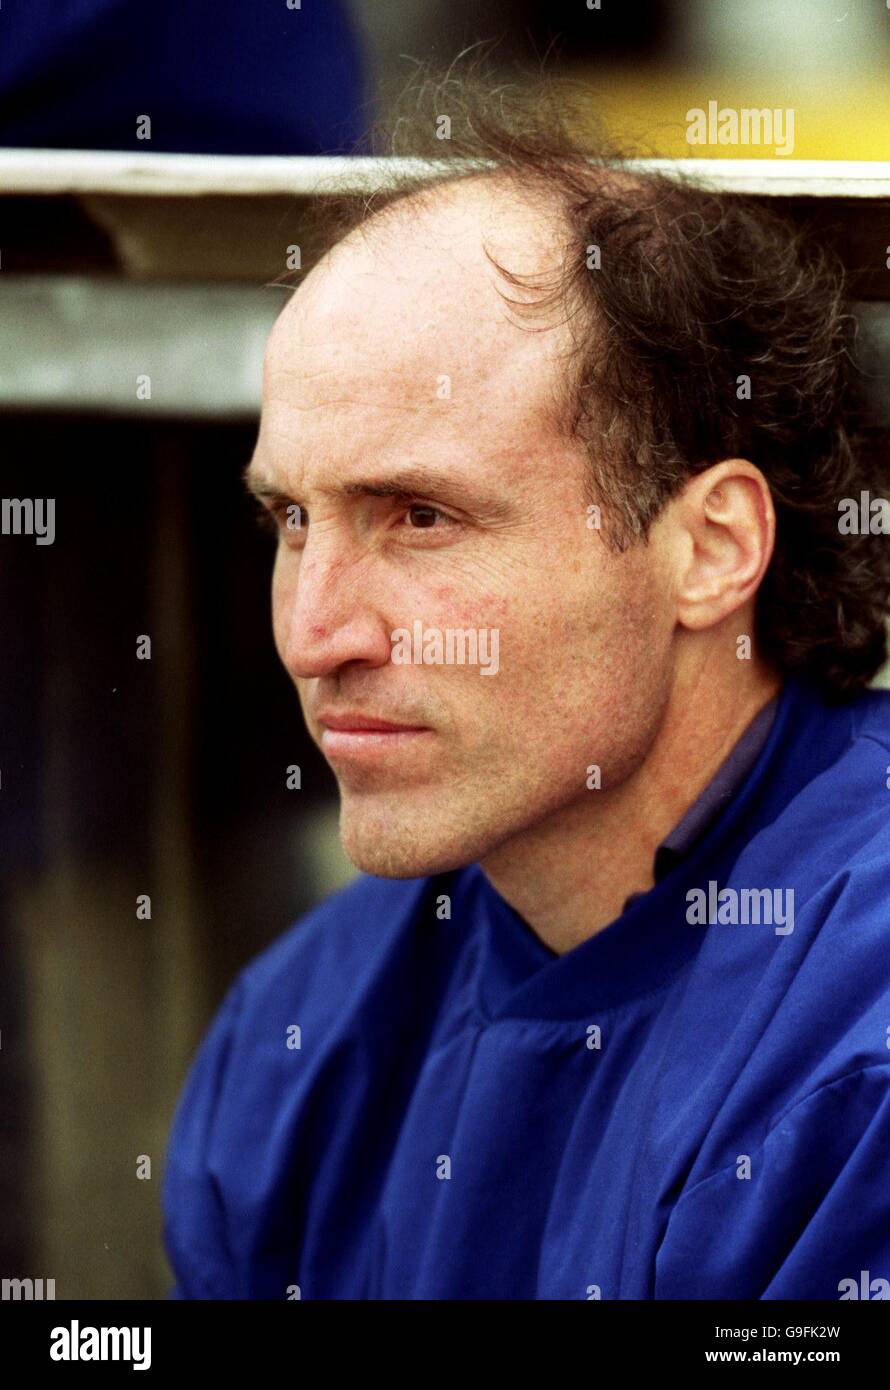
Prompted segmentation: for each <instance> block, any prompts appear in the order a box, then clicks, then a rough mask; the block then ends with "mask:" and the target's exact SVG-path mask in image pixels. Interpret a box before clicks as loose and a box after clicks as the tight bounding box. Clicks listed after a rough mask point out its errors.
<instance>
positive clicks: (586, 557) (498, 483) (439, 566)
mask: <svg viewBox="0 0 890 1390" xmlns="http://www.w3.org/2000/svg"><path fill="white" fill-rule="evenodd" d="M483 236H484V237H485V238H486V242H487V245H488V246H489V248H490V249H491V250H492V252H493V254H495V255H496V256H498V258H499V259H502V258H506V262H507V264H508V265H509V266H510V268H511V269H514V270H517V271H519V272H524V271H526V270H528V271H531V270H535V269H541V268H542V266H544V267H547V266H549V267H550V268H552V267H553V265H554V264H555V259H556V257H555V251H554V245H555V243H554V241H553V232H552V229H548V228H547V227H546V226H545V225H544V224H543V223H542V222H541V220H540V219H539V218H538V217H537V216H535V215H534V214H532V213H530V212H529V211H528V210H527V209H519V208H514V207H512V206H511V207H510V208H506V207H502V208H501V210H499V212H498V214H497V216H495V215H494V212H493V211H492V202H491V195H490V194H487V195H486V196H485V197H482V198H480V197H478V196H473V195H472V194H471V195H470V196H469V197H466V196H465V197H464V198H463V199H462V200H456V201H455V202H454V204H449V205H447V206H446V207H444V208H441V209H440V210H439V212H438V213H437V215H436V216H435V217H434V218H430V217H428V216H421V217H418V218H417V219H416V220H415V221H414V222H413V223H412V224H411V225H410V226H403V227H401V228H399V227H396V226H393V227H392V228H391V229H390V230H389V231H388V232H385V233H382V234H381V233H378V234H376V235H375V236H374V237H372V238H370V239H369V240H368V242H367V243H364V242H361V241H359V242H355V241H352V242H351V244H341V246H340V247H338V248H336V249H335V253H334V255H333V256H332V257H330V258H329V260H328V261H327V262H326V263H323V264H322V266H320V267H318V268H317V269H316V270H315V271H314V272H313V273H312V275H311V276H310V277H309V278H308V280H307V281H306V282H304V284H303V286H302V287H301V289H300V290H299V291H298V292H297V294H296V295H295V296H294V297H293V299H292V300H291V302H290V303H289V304H288V306H287V307H286V309H285V310H284V312H283V313H282V315H281V316H280V318H279V320H278V322H277V324H276V326H275V329H274V330H273V333H272V336H271V338H270V343H269V347H268V350H267V355H266V370H265V379H264V398H263V413H262V423H261V429H260V436H259V440H258V444H257V450H256V454H255V456H254V461H253V465H252V468H251V480H252V483H253V485H254V486H255V487H260V488H262V489H264V490H267V491H268V492H269V493H270V494H275V496H272V495H270V496H269V497H268V498H267V499H266V504H267V505H270V506H274V507H277V515H278V518H279V521H280V526H281V529H280V538H279V544H278V550H277V554H276V561H275V570H274V579H273V616H274V632H275V641H276V646H277V649H278V652H279V655H280V657H281V660H282V662H283V663H284V665H285V667H286V668H287V670H288V672H289V673H290V675H291V678H292V679H293V681H294V684H295V686H296V688H297V691H298V693H299V697H300V701H301V704H302V707H303V712H304V715H305V718H306V722H307V725H308V727H309V730H310V732H311V734H312V737H313V739H314V740H315V742H316V743H317V744H318V746H319V747H320V749H321V751H322V752H323V753H324V755H325V756H326V757H327V759H328V761H329V763H330V765H331V767H332V769H333V771H334V774H335V776H336V778H337V781H338V783H339V788H340V795H341V821H340V828H341V836H342V840H343V845H344V848H345V850H346V852H347V854H348V855H349V856H350V858H351V859H352V860H353V862H354V863H355V864H356V865H357V866H358V867H359V868H361V869H363V870H365V871H367V872H370V873H376V874H381V875H384V876H392V877H412V876H415V875H421V874H426V873H433V872H440V871H443V870H446V869H450V868H455V867H458V866H462V865H464V864H467V863H471V862H474V861H479V860H484V858H485V856H486V855H488V854H490V853H492V852H493V851H494V850H496V849H499V848H501V847H503V846H505V845H506V844H507V843H508V842H511V841H515V840H516V837H521V836H523V835H529V834H530V835H534V834H538V833H540V832H541V831H542V830H543V829H545V828H547V827H549V828H551V829H552V827H553V826H554V825H556V824H558V823H559V819H560V817H563V816H565V815H572V816H577V815H578V814H579V813H580V814H582V815H584V814H587V810H586V809H584V808H589V813H590V814H591V815H592V814H595V797H596V792H595V791H592V790H591V789H590V788H589V787H588V780H587V779H588V768H589V767H590V765H591V764H597V765H598V766H600V767H601V769H602V779H603V785H604V786H609V785H615V784H616V783H617V782H620V781H622V780H623V779H624V778H625V777H626V776H627V775H628V774H629V773H630V772H631V771H633V770H634V768H635V767H637V766H638V765H639V763H640V762H641V760H642V759H643V758H644V757H645V754H646V751H647V749H648V747H649V746H650V744H651V741H652V739H653V737H654V735H655V732H656V730H657V727H658V722H659V719H660V715H661V711H662V709H663V706H664V702H665V700H666V698H667V684H668V667H669V651H670V641H671V634H672V630H673V619H672V616H671V613H670V610H669V601H668V600H667V599H665V598H664V597H663V596H662V595H661V593H660V590H659V576H658V574H657V572H656V569H657V565H656V558H654V557H653V553H652V550H651V548H648V547H645V546H644V547H638V548H633V549H631V550H630V551H629V552H626V553H625V554H624V555H618V554H615V553H613V552H610V551H609V550H608V549H607V548H606V546H605V545H604V543H603V540H602V536H601V533H600V531H598V530H597V529H595V527H593V526H592V525H591V524H590V522H591V521H592V520H593V519H594V516H593V514H590V513H589V511H588V506H587V501H586V498H585V492H584V480H585V467H586V460H585V457H584V455H583V454H582V453H581V452H580V450H579V449H578V446H577V445H575V444H573V443H572V442H571V441H568V440H566V439H565V438H564V437H563V436H562V435H561V434H560V433H559V432H558V430H557V428H556V426H555V424H554V423H553V422H552V420H551V418H550V416H549V415H548V409H547V407H548V405H549V404H550V402H551V401H552V398H553V392H554V390H555V389H556V384H557V382H558V380H559V373H560V371H561V370H562V366H561V359H564V354H565V352H566V350H567V347H568V339H567V337H565V336H564V332H563V330H562V329H551V330H548V331H544V332H530V331H529V330H528V327H525V328H523V327H519V326H517V323H516V322H515V321H511V319H510V317H509V316H508V314H507V311H506V309H505V305H504V303H503V301H502V300H501V298H499V296H498V294H497V292H496V290H495V273H494V271H493V269H492V268H491V267H490V266H489V265H488V263H487V262H486V261H485V259H484V256H483V253H482V249H481V241H482V238H483ZM517 247H518V248H519V250H518V251H517V249H516V248H517ZM288 504H290V506H291V511H290V513H288V511H287V506H288ZM297 504H298V505H299V507H300V508H301V509H302V510H301V511H300V512H299V513H298V512H297V511H296V506H297ZM289 518H290V520H291V522H292V523H293V522H295V521H297V520H299V522H300V523H301V524H300V525H299V526H298V527H296V528H295V529H291V528H289V526H288V519H289ZM449 631H450V632H451V633H452V634H454V633H455V632H458V631H459V632H460V633H462V634H464V635H463V636H462V637H459V638H452V642H453V643H454V645H453V646H452V648H451V650H450V653H449V645H448V633H449ZM436 634H438V637H437V636H436ZM474 640H475V643H476V652H475V656H476V661H477V664H475V665H472V664H466V662H465V663H464V664H459V662H458V660H457V654H458V652H460V651H462V653H463V655H464V657H465V658H466V659H472V657H473V655H474V653H473V648H472V642H473V641H474ZM437 643H438V644H440V645H437ZM465 644H466V645H465ZM424 653H426V655H427V656H428V657H430V656H432V657H433V658H434V660H433V661H432V662H430V663H429V664H428V663H427V662H424V661H423V660H421V661H420V662H417V661H415V659H414V658H415V657H416V656H420V657H421V658H422V657H423V656H424ZM394 654H395V655H396V656H400V657H402V658H407V659H403V660H401V661H398V660H394V659H393V657H394ZM449 655H450V660H449ZM486 671H488V674H486V673H485V672H486ZM373 720H377V721H388V723H389V724H390V725H396V726H398V727H399V729H401V732H399V731H398V730H396V731H390V732H385V731H383V732H381V731H378V732H376V733H375V732H373V731H368V730H367V728H366V729H365V731H364V732H363V731H362V730H361V727H360V726H361V724H362V722H363V721H365V722H366V721H373ZM332 724H337V725H339V726H340V727H339V728H333V727H331V725H332Z"/></svg>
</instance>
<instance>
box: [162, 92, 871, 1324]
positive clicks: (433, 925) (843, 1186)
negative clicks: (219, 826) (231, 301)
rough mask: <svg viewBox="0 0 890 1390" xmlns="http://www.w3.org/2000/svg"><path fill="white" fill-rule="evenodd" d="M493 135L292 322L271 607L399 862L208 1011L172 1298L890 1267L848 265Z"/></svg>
mask: <svg viewBox="0 0 890 1390" xmlns="http://www.w3.org/2000/svg"><path fill="white" fill-rule="evenodd" d="M499 110H500V108H499ZM499 122H500V124H499ZM464 129H467V130H472V131H474V132H475V133H476V139H477V142H478V143H477V146H476V147H475V148H473V149H472V150H471V153H472V154H474V155H477V156H483V157H487V158H488V159H489V160H490V161H491V162H492V167H491V168H489V169H483V170H481V171H480V169H478V168H477V169H475V170H472V171H470V172H466V171H464V172H463V173H461V174H460V175H459V176H455V175H454V169H453V168H452V171H451V177H448V178H446V179H445V180H444V181H442V180H440V181H438V182H437V183H435V184H433V185H429V186H427V187H426V188H423V187H420V186H416V185H414V184H412V185H407V186H405V187H403V188H402V189H401V190H400V191H396V192H394V193H391V194H390V195H389V196H388V197H387V198H384V199H383V200H381V201H379V202H378V203H376V204H375V203H374V202H373V201H372V202H371V203H370V204H369V205H366V206H365V207H364V211H363V213H362V214H361V215H360V217H359V220H358V222H357V224H356V225H355V226H353V227H352V229H351V230H350V231H349V232H348V233H347V234H346V235H345V236H343V237H342V238H341V239H340V240H339V241H335V243H334V245H333V246H332V247H331V249H330V250H329V251H328V254H327V255H326V256H325V257H324V258H323V259H322V260H321V261H320V262H319V263H318V264H317V265H316V266H315V267H314V268H313V270H312V271H311V272H310V274H309V275H308V277H307V278H306V280H305V281H304V282H303V284H302V285H301V287H300V288H299V290H298V291H297V293H296V294H295V295H294V296H293V298H292V300H291V301H290V302H289V303H288V305H287V307H286V308H285V309H284V311H283V313H282V315H281V316H280V318H279V320H278V322H277V324H276V326H275V328H274V330H273V333H272V335H271V339H270V342H269V346H268V350H267V355H266V363H265V380H264V401H263V411H262V421H261V428H260V432H259V438H258V442H257V447H256V451H255V454H254V457H253V459H252V461H251V464H250V467H249V471H248V475H247V479H248V484H249V487H250V489H251V491H252V492H253V493H254V494H255V496H256V498H257V499H258V501H259V502H260V504H261V506H262V507H263V508H264V509H265V510H266V511H267V512H268V513H269V515H270V518H271V522H272V524H273V526H274V527H275V528H276V534H277V538H278V539H277V550H276V557H275V567H274V578H273V618H274V634H275V641H276V644H277V649H278V652H279V654H280V657H281V660H282V661H283V663H284V665H285V666H286V668H287V670H288V672H289V674H290V676H291V677H292V679H293V681H294V684H295V686H296V689H297V692H298V694H299V697H300V701H301V704H302V709H303V714H304V716H305V718H306V721H307V724H308V727H309V729H310V731H311V733H312V736H313V738H314V739H315V741H316V742H317V744H318V746H319V747H320V748H321V750H322V752H323V753H324V754H325V756H326V757H327V759H328V762H329V763H330V766H331V768H332V770H333V772H334V774H335V776H336V778H337V782H338V785H339V791H340V797H341V835H342V840H343V844H344V846H345V849H346V851H347V853H348V855H349V856H350V858H351V859H352V860H353V861H354V863H355V864H356V865H357V867H358V868H359V869H360V870H362V871H363V874H362V876H361V877H360V878H359V879H358V881H357V882H356V883H354V884H353V885H351V886H350V887H349V888H347V889H346V890H345V891H343V892H341V893H340V894H338V895H337V896H335V897H334V898H332V899H331V900H329V901H328V902H327V903H325V904H324V905H322V906H321V907H320V908H319V909H317V910H316V911H314V912H312V913H310V914H309V916H308V917H307V918H306V919H304V920H303V921H301V922H299V923H298V924H297V925H296V927H294V928H292V929H291V931H290V932H288V933H286V934H285V935H284V936H282V937H281V938H280V939H279V940H278V941H277V942H276V943H274V944H273V945H272V946H271V947H270V948H269V949H267V950H266V951H265V953H264V954H263V955H262V956H261V957H260V958H259V959H258V960H256V961H254V962H253V963H252V964H251V965H250V966H249V967H248V968H247V970H246V971H244V973H243V974H242V975H241V976H240V978H239V979H238V980H237V981H236V982H235V984H234V985H233V986H232V988H231V990H230V992H229V994H228V995H227V997H226V999H225V1001H224V1003H223V1005H222V1007H221V1009H220V1011H219V1013H218V1014H217V1017H216V1019H215V1020H214V1023H213V1025H212V1027H211V1029H210V1031H209V1033H208V1035H207V1037H206V1038H205V1040H204V1043H203V1045H202V1047H201V1050H200V1052H199V1054H198V1057H197V1059H196V1061H195V1063H194V1065H193V1068H192V1072H191V1075H190V1078H189V1081H188V1085H187V1087H186V1089H185V1091H184V1094H183V1097H182V1099H181V1101H180V1106H179V1110H178V1114H177V1118H176V1123H175V1127H174V1131H173V1135H172V1139H171V1144H170V1151H169V1154H168V1165H167V1172H166V1177H165V1206H166V1222H167V1226H166V1230H167V1244H168V1249H169V1252H170V1257H171V1260H172V1264H173V1267H174V1269H175V1272H176V1287H175V1290H174V1293H175V1295H176V1296H178V1297H186V1298H201V1297H205V1298H288V1297H304V1298H314V1299H331V1298H333V1299H338V1298H362V1299H365V1298H367V1299H378V1298H383V1299H390V1298H396V1299H400V1298H415V1299H485V1298H511V1299H513V1298H540V1299H597V1298H603V1299H616V1298H633V1299H648V1298H689V1299H694V1298H764V1299H773V1298H797V1299H815V1298H819V1299H823V1298H832V1299H837V1298H840V1297H847V1296H853V1295H851V1294H850V1290H852V1289H855V1290H856V1291H857V1292H856V1294H855V1296H860V1294H859V1291H860V1290H861V1289H862V1288H863V1287H864V1288H866V1289H867V1290H868V1291H869V1292H867V1293H866V1294H865V1295H863V1296H882V1291H883V1289H884V1288H885V1287H886V1289H887V1293H888V1294H890V1283H887V1284H886V1285H885V1284H884V1282H883V1281H890V1196H888V1189H887V1182H886V1155H887V1153H888V1145H890V1090H888V1078H890V1052H888V1045H890V1041H888V1040H890V997H888V979H890V966H888V963H887V962H888V933H890V916H888V894H890V815H888V809H890V801H888V797H890V791H888V786H890V694H887V693H882V692H880V691H876V690H867V689H866V686H867V684H868V682H869V681H870V679H871V678H872V677H873V676H874V674H875V673H876V671H877V670H878V668H879V667H880V665H881V664H882V661H883V660H884V658H885V656H886V633H885V627H884V618H885V615H886V611H887V607H888V595H890V561H888V553H890V551H888V547H890V540H888V539H884V538H882V536H881V535H879V534H872V533H871V531H868V530H866V533H864V534H858V533H854V532H853V531H852V530H850V528H847V531H846V532H842V531H841V530H840V529H839V525H838V510H839V507H840V505H841V502H842V499H843V498H845V497H847V496H852V497H856V498H858V497H859V495H860V488H866V487H871V488H872V489H873V491H875V492H877V491H879V487H878V484H879V483H880V482H881V480H882V479H883V478H885V477H886V472H884V473H881V472H880V470H879V469H878V467H877V465H876V463H875V459H874V457H869V458H867V459H866V458H865V456H864V455H863V454H861V453H860V452H858V451H857V446H856V444H855V442H854V441H853V439H852V437H851V435H850V434H849V432H848V428H847V420H848V416H847V412H848V409H849V391H848V384H847V380H846V376H845V363H846V352H847V349H848V346H849V340H848V336H847V335H848V333H849V321H848V319H847V318H846V317H845V314H844V303H843V298H842V285H841V280H840V273H839V271H838V269H837V267H836V266H835V265H834V263H833V261H832V259H831V257H830V256H829V255H828V254H827V253H826V252H823V251H821V250H819V249H818V248H812V247H809V246H807V245H806V244H805V243H804V242H802V241H801V240H800V239H799V238H798V236H797V235H796V234H795V233H794V232H793V231H792V230H790V229H789V228H787V227H785V226H784V225H783V224H782V223H780V222H777V221H776V220H775V219H774V218H772V217H770V216H768V215H767V214H766V213H763V212H761V211H759V210H758V209H756V208H753V207H750V206H748V205H746V204H739V203H736V202H734V201H733V200H731V199H727V198H725V197H719V196H715V195H711V194H707V193H704V192H701V191H696V190H694V189H691V188H685V187H682V186H680V185H678V184H676V183H670V182H667V181H662V180H660V179H655V178H653V177H651V176H649V175H642V174H635V173H632V172H629V171H626V170H623V171H620V172H619V171H618V170H616V169H615V168H614V167H612V166H611V165H607V164H605V163H602V162H599V163H593V162H591V163H586V162H585V161H584V160H583V159H582V158H581V157H579V156H578V154H577V149H576V147H574V146H572V144H571V142H570V141H569V137H568V136H567V135H566V133H565V130H564V129H559V128H556V129H554V128H552V127H547V128H546V129H543V128H538V129H535V130H534V131H533V132H531V133H530V131H529V127H528V125H527V124H526V125H523V126H519V125H516V124H513V125H511V124H510V121H509V116H508V115H506V114H505V113H504V112H503V110H500V115H499V116H498V117H497V118H491V115H490V112H489V113H488V119H486V120H485V121H482V120H480V119H478V117H477V118H475V119H473V120H467V121H465V122H464ZM480 132H481V133H480ZM548 142H549V143H548ZM455 167H456V166H455ZM542 285H543V287H544V289H545V291H546V293H545V294H544V295H543V298H542V297H541V294H540V290H541V287H542ZM542 311H543V318H542Z"/></svg>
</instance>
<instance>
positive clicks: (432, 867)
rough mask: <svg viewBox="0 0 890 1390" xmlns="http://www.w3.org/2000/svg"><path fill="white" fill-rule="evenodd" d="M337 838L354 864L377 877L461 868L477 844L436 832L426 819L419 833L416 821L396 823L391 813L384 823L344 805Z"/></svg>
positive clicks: (474, 855)
mask: <svg viewBox="0 0 890 1390" xmlns="http://www.w3.org/2000/svg"><path fill="white" fill-rule="evenodd" d="M340 840H341V843H342V845H343V851H344V853H345V854H346V856H347V858H348V859H349V860H351V862H352V863H353V864H354V865H355V867H356V868H357V869H359V870H360V871H361V872H362V873H366V874H374V875H376V876H377V877H378V878H425V877H426V876H427V875H429V874H442V873H448V872H450V871H451V870H452V869H463V868H465V867H466V866H467V865H468V864H472V863H474V862H475V861H476V859H477V857H478V854H477V849H478V847H477V846H476V845H474V844H471V843H468V842H467V841H466V840H465V839H464V838H463V837H460V839H459V840H456V841H453V842H452V841H449V838H448V836H447V834H446V833H444V832H443V834H442V835H436V834H435V826H432V827H431V826H430V823H429V821H427V822H426V824H425V826H424V829H423V832H422V833H418V826H417V825H416V824H407V823H403V824H402V825H399V823H398V819H397V818H395V817H394V818H393V819H391V820H388V821H387V823H386V825H385V826H384V825H381V823H380V821H379V820H378V819H377V818H376V817H364V816H361V815H359V816H353V815H351V814H350V813H349V811H348V810H346V809H341V812H340Z"/></svg>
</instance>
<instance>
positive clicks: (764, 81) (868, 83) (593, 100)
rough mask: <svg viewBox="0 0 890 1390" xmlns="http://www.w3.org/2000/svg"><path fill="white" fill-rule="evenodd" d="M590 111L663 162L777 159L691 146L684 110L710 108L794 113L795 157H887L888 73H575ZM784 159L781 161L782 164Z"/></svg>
mask: <svg viewBox="0 0 890 1390" xmlns="http://www.w3.org/2000/svg"><path fill="white" fill-rule="evenodd" d="M566 76H568V77H570V78H572V79H573V80H576V81H579V82H581V83H583V84H584V85H585V86H586V87H587V88H588V89H589V91H590V105H591V110H592V111H594V112H596V114H597V115H598V116H599V117H600V118H601V119H603V120H604V121H605V123H606V126H607V128H608V130H609V131H610V132H611V133H612V134H613V135H614V136H615V137H617V138H618V139H619V141H620V142H621V144H622V146H627V147H629V149H628V152H629V153H632V154H639V155H641V156H645V155H653V156H655V155H660V156H663V157H665V158H690V157H693V158H694V157H696V156H698V157H701V158H705V159H758V158H760V159H774V158H776V157H777V156H776V155H775V152H774V149H773V147H772V146H769V145H759V146H758V145H755V144H737V145H732V144H719V143H715V144H711V145H701V144H689V143H688V142H687V139H686V132H687V112H689V111H690V110H692V109H694V108H698V109H700V110H704V111H707V109H708V102H709V101H716V102H717V105H718V108H734V109H735V110H741V109H745V108H748V109H751V108H758V109H763V108H769V109H770V110H782V111H786V110H788V109H791V110H792V111H793V113H794V118H793V119H794V148H793V151H792V152H791V154H790V155H789V156H788V157H790V158H793V159H890V74H888V75H887V76H884V75H883V74H880V73H877V74H875V73H870V74H867V75H866V74H859V73H857V74H851V73H850V72H849V71H844V72H841V73H839V74H837V75H834V74H831V73H825V72H823V73H819V74H818V76H817V75H815V74H806V75H802V76H795V75H793V74H791V75H787V74H785V73H782V74H781V75H772V74H763V73H758V74H755V75H749V74H746V73H745V72H744V71H728V70H724V71H720V70H714V71H703V70H702V71H691V70H689V69H677V70H673V71H671V70H668V69H665V68H664V67H663V66H659V67H651V68H641V67H640V66H639V65H637V66H635V67H633V68H630V67H628V68H614V69H609V70H605V69H596V70H592V69H591V68H590V67H589V66H587V67H577V66H576V67H573V68H568V69H567V70H566ZM784 157H785V156H779V158H784Z"/></svg>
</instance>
